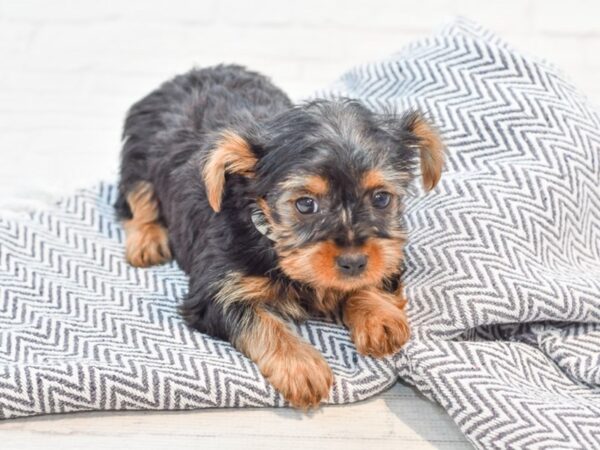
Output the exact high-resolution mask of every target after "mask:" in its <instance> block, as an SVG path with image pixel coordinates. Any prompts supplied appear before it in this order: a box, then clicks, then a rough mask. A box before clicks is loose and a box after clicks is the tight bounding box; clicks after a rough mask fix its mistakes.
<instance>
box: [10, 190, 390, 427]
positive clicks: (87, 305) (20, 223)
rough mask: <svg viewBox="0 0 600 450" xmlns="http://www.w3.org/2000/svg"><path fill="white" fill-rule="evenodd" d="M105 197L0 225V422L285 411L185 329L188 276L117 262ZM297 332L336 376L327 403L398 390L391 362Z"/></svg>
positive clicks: (217, 349)
mask: <svg viewBox="0 0 600 450" xmlns="http://www.w3.org/2000/svg"><path fill="white" fill-rule="evenodd" d="M115 199H116V188H114V187H113V186H112V185H108V184H102V185H100V186H99V187H98V188H97V189H91V190H84V191H81V192H78V193H77V194H76V195H74V196H72V197H70V198H68V199H66V200H64V201H63V202H61V203H60V204H59V205H58V206H57V208H55V209H53V210H51V211H46V212H36V213H33V214H31V215H28V216H21V217H16V218H15V217H12V218H11V217H4V218H0V417H2V418H9V417H19V416H26V415H32V414H45V413H58V412H67V411H82V410H99V409H190V408H203V407H215V406H218V407H228V406H283V404H284V402H283V400H282V398H281V396H280V395H279V394H278V393H277V392H276V391H275V390H274V389H273V388H272V387H271V386H270V385H269V384H268V383H267V382H266V381H265V379H264V378H263V377H262V376H261V375H260V373H259V372H258V370H257V368H256V366H255V365H254V364H253V363H252V362H251V361H250V360H249V359H247V358H245V357H244V356H242V355H241V354H240V353H238V352H237V351H236V350H235V349H234V348H233V347H232V346H231V345H230V344H228V343H227V342H223V341H219V340H215V339H211V338H209V337H207V336H205V335H202V334H200V333H198V332H195V331H192V330H190V329H188V328H187V327H186V326H185V325H184V323H183V322H182V319H181V317H180V316H179V314H178V312H177V304H178V303H179V301H180V300H181V299H182V298H183V296H184V295H185V291H186V289H187V278H186V276H185V275H184V274H183V273H182V272H181V271H180V270H179V269H178V268H177V267H176V266H175V264H170V265H166V266H162V267H154V268H151V269H136V268H133V267H131V266H129V265H128V264H127V263H126V262H125V258H124V246H123V231H122V228H121V226H120V224H119V223H118V222H117V221H116V220H115V217H114V210H113V207H112V204H113V203H114V201H115ZM298 330H299V332H300V334H301V335H302V336H304V337H305V338H307V339H309V340H310V341H311V342H313V343H314V344H315V345H316V346H317V347H318V348H319V350H321V351H322V352H323V353H324V355H325V357H326V359H327V361H328V362H329V364H330V365H331V367H332V369H333V370H334V372H335V386H334V388H333V390H332V392H331V396H330V398H329V402H331V403H347V402H353V401H357V400H361V399H364V398H367V397H370V396H372V395H374V394H375V393H378V392H380V391H382V390H385V389H387V388H388V387H389V386H391V385H392V384H393V383H394V382H395V381H396V379H397V376H396V370H395V367H394V363H393V361H392V359H391V358H388V359H383V360H377V359H372V358H366V357H362V356H360V355H358V354H357V352H356V349H355V348H354V346H353V344H352V342H351V340H350V338H349V336H348V332H347V331H346V330H345V329H344V328H343V327H341V326H338V325H333V324H327V323H319V322H308V323H307V324H305V325H303V326H300V327H298Z"/></svg>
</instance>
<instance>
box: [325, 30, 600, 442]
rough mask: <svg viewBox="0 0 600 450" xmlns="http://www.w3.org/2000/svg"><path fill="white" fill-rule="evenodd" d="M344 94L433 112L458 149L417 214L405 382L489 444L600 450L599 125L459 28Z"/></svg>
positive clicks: (396, 58)
mask: <svg viewBox="0 0 600 450" xmlns="http://www.w3.org/2000/svg"><path fill="white" fill-rule="evenodd" d="M329 94H330V95H343V96H349V97H356V98H359V99H361V100H362V101H364V102H365V103H366V104H367V105H369V106H370V107H371V108H373V109H375V110H379V109H389V108H395V109H397V110H400V111H402V110H406V109H408V108H421V109H423V110H425V111H427V112H428V113H429V114H430V116H431V118H432V119H433V121H434V122H435V123H436V124H439V126H440V129H441V131H442V134H443V136H444V139H445V141H446V143H447V146H448V151H447V163H446V170H445V173H444V174H443V176H442V180H441V184H440V186H439V187H438V188H436V190H435V191H434V193H433V194H430V195H427V196H423V195H416V196H414V197H412V199H411V201H410V203H409V205H408V208H407V213H406V217H407V223H408V228H409V230H410V235H409V240H408V245H407V247H406V264H407V269H406V274H405V278H404V280H405V285H406V294H407V298H408V299H409V310H408V315H409V317H410V319H411V322H412V328H413V332H414V339H412V340H411V342H410V343H409V344H408V345H407V346H406V348H405V349H404V351H403V352H401V353H400V355H399V357H398V359H397V360H396V364H397V369H398V374H399V376H401V377H402V378H404V379H405V380H407V381H409V382H410V383H412V384H414V385H415V386H417V387H418V388H419V389H420V390H421V391H422V392H424V393H425V394H426V395H428V396H429V397H430V398H431V399H434V400H435V401H437V402H439V403H440V404H441V405H442V406H443V407H444V408H445V409H446V410H447V412H448V414H450V416H451V417H452V418H453V419H454V420H455V422H456V423H457V424H458V426H459V427H460V429H461V430H462V431H463V433H464V434H465V435H466V436H467V438H469V440H470V441H471V442H472V443H473V444H474V445H475V446H476V447H478V448H482V449H491V448H528V449H531V448H586V449H591V448H600V119H599V116H598V113H597V111H596V109H595V108H594V107H593V106H592V105H591V104H590V102H589V101H588V100H587V99H586V98H585V96H583V95H582V94H580V93H579V92H578V91H577V89H576V88H575V87H574V86H573V85H572V84H570V83H569V82H568V81H567V80H566V79H565V77H564V76H563V75H562V74H561V73H560V72H559V71H558V70H556V69H555V68H553V67H552V66H551V65H549V64H546V63H544V62H540V61H537V60H536V59H534V58H531V57H528V56H525V55H523V54H521V53H519V52H518V51H516V50H514V49H512V48H511V47H510V46H509V45H508V44H506V43H504V42H502V41H501V40H500V39H499V38H498V37H496V36H495V35H493V34H492V33H490V32H488V31H486V30H484V29H482V28H481V27H479V26H477V25H476V24H473V23H471V22H469V21H467V20H464V19H459V20H457V21H456V22H455V23H452V24H451V25H449V26H447V27H445V28H444V29H443V30H442V31H441V32H440V33H439V34H437V35H436V36H433V37H431V38H429V39H426V40H424V41H421V42H417V43H415V44H413V45H411V46H409V47H408V48H406V49H405V50H404V51H402V52H400V53H398V54H396V55H393V56H392V57H390V58H388V59H386V60H384V61H379V62H375V63H372V64H366V65H363V66H361V67H358V68H356V69H355V70H352V71H350V72H349V73H347V74H346V75H345V76H344V77H342V78H341V79H340V80H339V82H338V83H337V84H336V85H335V86H334V88H333V92H332V93H331V92H330V93H329Z"/></svg>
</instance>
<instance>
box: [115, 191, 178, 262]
mask: <svg viewBox="0 0 600 450" xmlns="http://www.w3.org/2000/svg"><path fill="white" fill-rule="evenodd" d="M127 203H128V204H129V208H130V209H131V212H132V216H133V217H132V218H131V219H130V220H127V221H125V222H124V228H125V233H126V236H127V238H126V242H125V256H126V258H127V261H128V262H129V263H130V264H131V265H133V266H136V267H149V266H153V265H156V264H162V263H165V262H167V261H169V260H171V251H170V250H169V237H168V233H167V230H166V228H165V227H163V226H162V225H161V224H160V223H159V222H158V217H159V211H158V203H157V201H156V198H155V196H154V189H153V188H152V185H151V184H150V183H147V182H140V183H138V185H137V186H136V187H135V188H134V189H133V190H132V191H131V192H130V193H129V194H128V196H127Z"/></svg>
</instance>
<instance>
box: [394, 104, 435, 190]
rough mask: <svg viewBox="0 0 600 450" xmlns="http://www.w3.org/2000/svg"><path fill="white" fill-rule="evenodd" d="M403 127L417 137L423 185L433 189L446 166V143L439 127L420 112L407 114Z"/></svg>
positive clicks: (403, 120)
mask: <svg viewBox="0 0 600 450" xmlns="http://www.w3.org/2000/svg"><path fill="white" fill-rule="evenodd" d="M401 122H402V127H403V128H404V130H405V131H408V132H409V133H410V134H411V135H412V136H414V138H415V139H416V146H417V147H418V149H419V159H420V161H421V173H422V176H423V186H424V187H425V189H427V190H428V191H430V190H432V189H433V188H434V187H435V186H436V185H437V183H438V181H440V177H441V176H442V168H443V166H444V143H443V142H442V138H441V137H440V134H439V132H438V131H437V129H436V128H435V127H434V126H433V125H432V124H431V123H430V122H429V121H428V120H427V119H425V117H423V115H422V114H421V113H420V112H416V111H412V112H409V113H407V114H405V115H404V116H403V117H402V119H401Z"/></svg>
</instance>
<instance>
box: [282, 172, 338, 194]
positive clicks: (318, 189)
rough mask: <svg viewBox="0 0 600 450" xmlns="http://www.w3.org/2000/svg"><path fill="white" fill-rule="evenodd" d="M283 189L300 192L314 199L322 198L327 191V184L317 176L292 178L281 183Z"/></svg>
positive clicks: (324, 179)
mask: <svg viewBox="0 0 600 450" xmlns="http://www.w3.org/2000/svg"><path fill="white" fill-rule="evenodd" d="M283 188H284V189H293V190H302V191H305V192H307V193H308V194H312V195H314V196H316V197H319V196H323V195H325V194H327V192H328V191H329V182H328V181H327V179H326V178H324V177H322V176H319V175H308V176H302V177H294V178H291V179H289V180H287V181H285V182H284V183H283Z"/></svg>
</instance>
